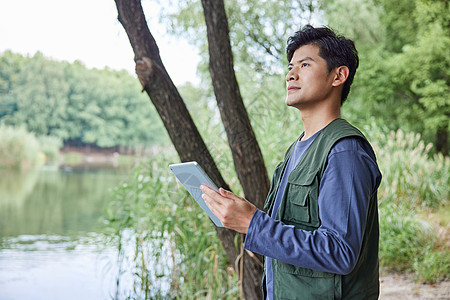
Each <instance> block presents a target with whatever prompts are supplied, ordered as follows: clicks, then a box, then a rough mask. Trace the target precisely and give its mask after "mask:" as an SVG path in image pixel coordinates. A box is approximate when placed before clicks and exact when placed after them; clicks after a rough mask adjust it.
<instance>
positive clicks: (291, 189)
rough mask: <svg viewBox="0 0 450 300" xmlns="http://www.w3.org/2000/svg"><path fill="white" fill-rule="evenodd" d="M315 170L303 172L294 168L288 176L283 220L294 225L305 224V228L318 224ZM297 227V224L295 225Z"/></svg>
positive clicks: (317, 184)
mask: <svg viewBox="0 0 450 300" xmlns="http://www.w3.org/2000/svg"><path fill="white" fill-rule="evenodd" d="M317 172H318V171H312V172H305V171H303V170H299V171H296V170H294V171H293V172H292V173H291V175H290V176H289V178H288V182H287V186H286V191H285V195H284V197H285V201H286V206H285V210H284V216H283V221H285V222H287V223H289V224H292V225H294V226H296V224H299V225H307V226H308V227H307V228H301V229H305V230H313V228H311V227H315V226H318V225H319V224H320V222H319V219H318V215H317V213H315V210H317V200H318V199H317V195H318V190H319V183H318V180H317ZM296 227H298V226H296Z"/></svg>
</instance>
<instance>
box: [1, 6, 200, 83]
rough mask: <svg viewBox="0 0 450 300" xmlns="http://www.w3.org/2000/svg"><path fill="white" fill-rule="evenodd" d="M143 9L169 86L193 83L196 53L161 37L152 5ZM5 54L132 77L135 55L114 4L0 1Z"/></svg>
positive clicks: (180, 41)
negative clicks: (124, 72) (123, 72)
mask: <svg viewBox="0 0 450 300" xmlns="http://www.w3.org/2000/svg"><path fill="white" fill-rule="evenodd" d="M142 4H143V8H144V13H145V15H146V18H147V20H148V22H149V28H150V31H151V32H152V34H153V36H154V38H155V40H156V42H157V44H158V47H159V50H160V55H161V58H162V60H163V63H164V65H165V67H166V69H167V71H168V72H169V75H170V77H171V78H172V80H173V81H174V83H175V84H177V85H180V84H183V83H185V82H188V81H190V82H193V83H197V82H198V78H197V76H196V69H197V64H198V62H199V57H198V54H197V51H196V50H195V48H194V47H193V46H191V45H189V44H188V42H187V41H186V40H183V39H182V38H176V37H174V36H171V35H168V34H165V33H164V27H163V26H161V25H160V24H158V18H157V17H156V15H157V12H158V5H157V4H155V3H152V2H150V1H148V0H147V1H146V0H143V1H142ZM180 49H183V51H182V52H180V51H179V50H180ZM5 50H11V51H13V52H15V53H21V54H24V55H31V56H32V55H34V54H35V53H36V52H37V51H40V52H42V53H43V54H44V56H46V57H48V58H51V59H55V60H59V61H62V60H64V61H69V62H73V61H75V60H79V61H82V62H83V63H84V65H86V67H88V68H100V69H102V68H104V67H109V68H111V69H116V70H122V69H125V70H127V71H129V72H130V73H131V74H134V60H133V59H134V53H133V50H132V48H131V45H130V43H129V41H128V37H127V35H126V33H125V30H124V29H123V27H122V25H121V24H120V23H119V21H118V20H117V8H116V6H115V2H114V0H0V52H4V51H5ZM180 55H182V56H183V57H181V58H182V59H179V58H180V57H179V56H180ZM177 56H178V59H173V58H174V57H177Z"/></svg>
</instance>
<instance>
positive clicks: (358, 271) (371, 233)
mask: <svg viewBox="0 0 450 300" xmlns="http://www.w3.org/2000/svg"><path fill="white" fill-rule="evenodd" d="M350 136H352V137H359V138H362V139H364V140H365V137H364V135H363V134H362V133H361V132H360V131H359V130H358V129H356V128H355V127H353V126H352V125H350V124H349V123H348V122H347V121H345V120H343V119H336V120H334V121H333V122H331V123H330V124H328V125H327V126H326V127H325V128H324V129H323V130H322V131H321V132H320V133H319V135H318V136H317V137H316V138H315V140H314V141H313V143H312V144H311V146H310V147H309V149H308V150H307V151H306V153H305V154H304V155H303V157H302V159H301V160H300V162H299V164H298V165H297V166H296V167H295V168H294V170H293V171H292V173H291V174H290V175H289V177H288V180H287V184H286V188H285V191H284V194H283V197H282V200H281V204H280V207H279V209H278V212H277V215H276V219H277V220H281V221H282V222H283V223H284V224H287V225H294V226H295V228H297V229H303V230H308V231H314V230H316V229H317V228H319V226H320V224H321V222H320V219H319V206H318V196H319V185H320V180H321V179H322V175H323V173H324V171H325V168H326V166H327V160H328V154H329V153H330V151H331V148H332V147H333V146H334V144H335V143H336V142H337V141H339V140H340V139H342V138H345V137H350ZM294 144H295V143H294ZM294 144H292V145H291V146H290V147H289V149H288V151H287V152H286V155H285V158H284V161H283V162H281V163H280V164H279V165H278V166H277V167H276V169H275V172H274V174H273V178H272V182H271V186H270V190H269V194H268V195H267V199H266V202H265V205H264V209H265V210H267V211H269V212H271V210H272V207H273V204H274V202H275V198H276V194H277V191H278V187H279V185H280V182H281V175H282V174H283V171H284V168H285V166H286V164H287V161H288V159H289V157H290V155H291V152H292V149H293V146H294ZM330 201H332V200H331V199H330ZM378 235H379V227H378V205H377V196H376V193H375V195H373V196H372V198H371V199H370V202H369V207H368V214H367V221H366V227H365V231H364V237H363V241H362V247H361V252H360V254H359V258H358V261H357V263H356V266H355V268H354V269H353V271H352V272H351V273H350V274H348V275H339V274H333V273H327V272H321V271H316V270H312V269H306V268H301V267H297V266H294V265H290V264H287V263H284V262H282V261H279V260H276V259H273V260H272V266H273V294H274V299H290V300H294V299H302V300H309V299H311V300H319V299H378V295H379V280H378ZM264 269H265V268H264ZM264 277H265V276H264ZM264 277H263V278H264ZM263 288H264V289H265V284H264V280H263Z"/></svg>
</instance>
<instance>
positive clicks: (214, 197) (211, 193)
mask: <svg viewBox="0 0 450 300" xmlns="http://www.w3.org/2000/svg"><path fill="white" fill-rule="evenodd" d="M203 187H204V188H201V190H202V191H203V194H202V198H203V199H207V200H208V201H209V202H214V203H215V205H222V204H223V200H224V199H223V197H222V196H220V194H219V193H217V192H216V191H215V190H213V189H211V188H209V187H207V186H204V185H203Z"/></svg>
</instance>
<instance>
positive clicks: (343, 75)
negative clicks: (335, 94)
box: [332, 66, 350, 86]
mask: <svg viewBox="0 0 450 300" xmlns="http://www.w3.org/2000/svg"><path fill="white" fill-rule="evenodd" d="M334 72H335V74H334V79H333V83H332V85H333V86H340V85H342V84H344V82H345V81H346V80H347V78H348V74H349V73H350V71H349V69H348V67H347V66H340V67H337V68H336V69H335V70H334Z"/></svg>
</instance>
